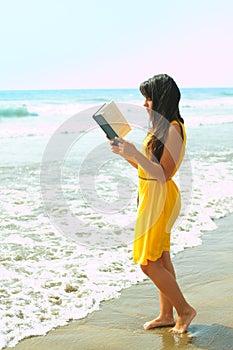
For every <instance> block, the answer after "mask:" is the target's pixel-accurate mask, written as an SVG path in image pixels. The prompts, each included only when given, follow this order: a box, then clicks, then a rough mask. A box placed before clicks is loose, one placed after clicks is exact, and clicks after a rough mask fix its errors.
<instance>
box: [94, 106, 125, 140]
mask: <svg viewBox="0 0 233 350" xmlns="http://www.w3.org/2000/svg"><path fill="white" fill-rule="evenodd" d="M92 117H93V119H94V120H95V121H96V122H97V123H98V124H99V126H100V127H101V128H102V129H103V131H104V132H105V134H106V135H107V137H108V138H109V139H110V140H113V139H114V138H115V137H124V136H125V135H127V134H128V132H130V130H131V127H130V125H129V123H128V122H127V120H126V119H125V117H124V115H123V114H122V113H121V111H120V109H119V108H118V106H117V105H116V103H115V102H114V101H111V102H109V103H105V104H104V105H103V106H102V107H100V109H98V111H96V112H95V114H94V115H93V116H92Z"/></svg>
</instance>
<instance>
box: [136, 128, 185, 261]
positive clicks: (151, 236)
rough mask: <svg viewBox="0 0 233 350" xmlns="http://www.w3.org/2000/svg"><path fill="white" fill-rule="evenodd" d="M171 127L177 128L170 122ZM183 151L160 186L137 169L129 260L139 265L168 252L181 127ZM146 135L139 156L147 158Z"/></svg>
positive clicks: (177, 197)
mask: <svg viewBox="0 0 233 350" xmlns="http://www.w3.org/2000/svg"><path fill="white" fill-rule="evenodd" d="M171 124H178V125H179V123H178V122H177V121H173V122H172V123H171ZM180 125H181V127H182V132H183V147H182V151H181V155H180V159H179V162H178V164H177V166H176V169H175V170H174V172H173V174H172V176H171V179H169V180H168V181H167V182H165V183H162V182H160V181H157V180H154V179H152V177H151V176H150V174H149V173H147V172H146V171H145V170H144V169H143V168H142V167H141V166H138V176H139V180H138V181H139V183H138V194H139V203H138V211H137V217H136V224H135V231H134V246H133V260H134V262H135V263H139V264H140V265H147V264H148V261H147V260H151V261H156V260H157V259H159V258H160V257H161V255H162V253H163V252H164V251H170V233H171V228H172V226H173V224H174V222H175V220H176V219H177V217H178V215H179V211H180V207H181V200H180V192H179V190H178V187H177V186H176V184H175V182H174V181H173V180H172V177H173V176H174V174H175V173H176V171H177V169H178V168H179V166H180V164H181V161H182V159H183V156H184V151H185V145H186V133H185V128H184V125H183V124H182V123H180ZM149 137H150V135H148V136H147V137H146V138H145V140H144V142H143V150H142V153H143V154H144V155H145V156H147V153H146V145H147V143H148V138H149Z"/></svg>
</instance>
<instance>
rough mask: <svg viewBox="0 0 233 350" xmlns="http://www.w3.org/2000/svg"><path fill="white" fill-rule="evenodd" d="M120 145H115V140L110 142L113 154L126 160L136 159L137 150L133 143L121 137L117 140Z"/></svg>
mask: <svg viewBox="0 0 233 350" xmlns="http://www.w3.org/2000/svg"><path fill="white" fill-rule="evenodd" d="M115 139H116V140H117V141H118V142H119V143H118V145H115V144H114V140H111V141H110V144H111V148H112V152H113V153H116V154H119V155H121V156H123V157H125V158H128V157H129V158H134V156H135V154H136V152H137V148H136V147H135V146H134V144H133V143H131V142H129V141H126V140H124V139H122V138H120V137H116V138H115Z"/></svg>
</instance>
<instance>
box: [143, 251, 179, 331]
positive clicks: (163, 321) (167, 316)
mask: <svg viewBox="0 0 233 350" xmlns="http://www.w3.org/2000/svg"><path fill="white" fill-rule="evenodd" d="M159 260H160V263H161V265H162V266H163V267H164V268H165V269H167V270H168V271H169V272H170V273H171V274H172V275H173V277H174V278H176V277H175V270H174V267H173V265H172V262H171V258H170V253H169V252H163V255H162V257H161V258H160V259H159ZM159 299H160V315H159V316H158V317H157V318H155V319H153V320H152V321H149V322H146V323H145V324H144V325H143V327H144V329H146V330H148V329H151V328H157V327H164V326H174V317H173V305H172V304H171V303H170V301H169V299H168V298H167V297H166V295H165V294H164V293H162V292H161V291H160V290H159Z"/></svg>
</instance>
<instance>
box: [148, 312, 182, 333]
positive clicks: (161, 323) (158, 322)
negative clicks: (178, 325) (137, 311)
mask: <svg viewBox="0 0 233 350" xmlns="http://www.w3.org/2000/svg"><path fill="white" fill-rule="evenodd" d="M174 324H175V323H174V319H173V317H171V318H165V317H160V316H159V317H157V318H155V319H154V320H152V321H149V322H146V323H145V324H144V325H143V328H144V329H145V330H146V331H147V330H148V329H152V328H159V327H171V326H174Z"/></svg>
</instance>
